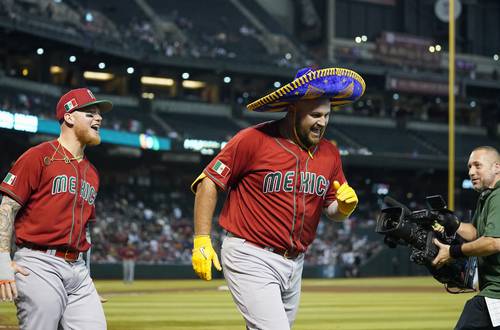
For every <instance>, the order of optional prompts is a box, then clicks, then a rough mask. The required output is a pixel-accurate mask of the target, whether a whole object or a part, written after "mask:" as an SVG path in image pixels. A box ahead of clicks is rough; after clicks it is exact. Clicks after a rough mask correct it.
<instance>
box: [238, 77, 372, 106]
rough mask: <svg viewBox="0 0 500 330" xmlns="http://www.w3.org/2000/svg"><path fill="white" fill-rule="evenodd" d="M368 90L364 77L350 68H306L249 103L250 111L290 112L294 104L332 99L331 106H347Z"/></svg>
mask: <svg viewBox="0 0 500 330" xmlns="http://www.w3.org/2000/svg"><path fill="white" fill-rule="evenodd" d="M365 88H366V84H365V81H364V80H363V78H362V77H361V76H360V75H359V74H357V73H356V72H354V71H352V70H349V69H342V68H326V69H319V70H313V69H311V68H303V69H300V70H299V71H298V72H297V75H296V76H295V79H294V80H293V81H292V82H290V83H289V84H286V85H285V86H283V87H281V88H279V89H277V90H275V91H274V92H271V93H269V94H267V95H266V96H263V97H261V98H260V99H258V100H256V101H254V102H252V103H250V104H248V105H247V109H248V110H250V111H257V112H280V111H287V109H288V104H290V103H291V102H295V101H299V100H310V99H316V98H320V97H327V98H330V102H331V104H332V105H344V104H349V103H353V102H355V101H356V100H358V99H359V98H360V97H361V96H362V95H363V93H364V92H365Z"/></svg>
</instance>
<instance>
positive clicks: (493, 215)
mask: <svg viewBox="0 0 500 330" xmlns="http://www.w3.org/2000/svg"><path fill="white" fill-rule="evenodd" d="M468 167H469V177H470V179H471V180H472V185H473V188H474V190H476V191H477V192H480V195H479V198H478V201H477V205H476V210H475V213H474V216H473V218H472V220H473V222H472V224H468V223H460V222H459V221H458V220H457V219H456V218H455V217H447V218H446V219H443V221H442V223H441V224H442V225H443V226H444V227H445V230H446V232H452V233H454V232H456V233H457V234H459V235H460V236H461V237H462V238H464V239H465V240H466V241H467V243H463V244H456V245H451V246H450V245H446V244H442V243H441V242H439V241H437V240H436V239H435V240H434V243H435V244H436V245H437V246H438V247H439V253H438V255H437V256H436V258H435V259H434V260H433V262H432V263H433V265H434V266H436V267H438V268H440V267H441V266H443V265H444V264H446V263H447V262H449V261H450V259H452V258H461V257H466V256H477V257H478V275H479V289H480V292H479V293H478V294H477V295H476V296H475V297H473V298H472V299H470V300H468V301H467V303H466V304H465V307H464V309H463V311H462V315H461V316H460V319H459V320H458V322H457V325H456V326H455V330H466V329H500V326H497V327H493V325H492V321H491V320H490V315H489V312H488V306H487V305H486V300H485V297H488V298H492V299H500V253H499V252H500V189H498V188H499V187H500V182H499V181H500V155H499V153H498V151H497V150H496V149H495V148H493V147H490V146H483V147H478V148H476V149H474V150H473V151H472V153H471V154H470V157H469V162H468ZM499 301H500V300H499ZM497 309H498V308H497ZM497 313H500V311H497Z"/></svg>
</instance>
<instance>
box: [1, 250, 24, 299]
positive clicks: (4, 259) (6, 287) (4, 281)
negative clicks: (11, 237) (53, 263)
mask: <svg viewBox="0 0 500 330" xmlns="http://www.w3.org/2000/svg"><path fill="white" fill-rule="evenodd" d="M15 273H21V274H23V275H25V276H26V275H28V274H29V273H28V271H26V270H25V269H24V268H22V267H21V266H17V265H16V263H15V262H12V260H11V259H10V253H9V252H0V299H2V300H3V301H5V300H6V299H8V300H9V301H12V299H14V298H17V288H16V282H15V278H14V274H15Z"/></svg>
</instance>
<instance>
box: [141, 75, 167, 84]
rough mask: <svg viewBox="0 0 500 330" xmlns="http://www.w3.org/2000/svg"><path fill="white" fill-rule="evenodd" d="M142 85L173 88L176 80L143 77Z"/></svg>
mask: <svg viewBox="0 0 500 330" xmlns="http://www.w3.org/2000/svg"><path fill="white" fill-rule="evenodd" d="M141 83H142V84H143V85H155V86H173V85H174V80H173V79H170V78H160V77H151V76H142V77H141Z"/></svg>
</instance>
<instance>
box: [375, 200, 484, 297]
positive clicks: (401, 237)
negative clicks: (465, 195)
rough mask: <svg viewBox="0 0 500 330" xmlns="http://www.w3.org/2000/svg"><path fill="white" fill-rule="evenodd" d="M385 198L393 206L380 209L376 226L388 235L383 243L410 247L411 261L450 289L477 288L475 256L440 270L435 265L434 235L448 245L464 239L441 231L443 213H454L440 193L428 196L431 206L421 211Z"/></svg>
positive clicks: (451, 290)
mask: <svg viewBox="0 0 500 330" xmlns="http://www.w3.org/2000/svg"><path fill="white" fill-rule="evenodd" d="M384 201H385V203H386V204H387V205H390V207H387V208H385V209H383V210H382V211H381V213H380V216H379V217H378V219H377V227H376V229H375V231H376V232H377V233H379V234H382V235H384V236H385V237H384V242H385V243H386V244H387V245H388V246H389V247H391V248H395V247H396V246H397V245H405V246H409V247H410V260H411V261H412V262H414V263H416V264H418V265H423V266H425V267H426V268H427V270H428V271H429V272H430V273H431V274H432V276H433V277H434V278H435V279H436V280H438V281H439V282H441V283H443V284H444V285H445V288H446V290H447V291H448V292H450V293H461V292H470V291H474V275H475V271H476V265H477V258H476V257H467V258H459V259H453V260H452V261H451V262H450V263H448V264H446V265H444V266H443V267H441V268H439V269H437V268H435V267H434V266H433V265H432V260H434V258H435V257H436V256H437V254H438V252H439V248H438V247H437V246H436V245H435V244H434V243H433V239H434V238H437V239H438V240H439V241H441V242H443V243H444V244H448V245H451V244H460V243H463V242H464V240H463V239H462V238H461V237H460V236H458V235H456V234H453V235H450V236H448V235H447V234H446V232H445V231H444V230H439V227H440V225H439V222H438V220H439V219H440V216H444V215H449V214H450V212H451V211H450V210H448V209H446V203H445V202H444V200H443V198H442V197H441V196H440V195H436V196H429V197H426V202H427V206H428V209H423V210H418V211H411V210H410V209H409V208H408V207H406V206H405V205H404V204H401V203H399V202H398V201H396V200H394V199H392V198H391V197H388V196H387V197H386V198H385V199H384Z"/></svg>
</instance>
